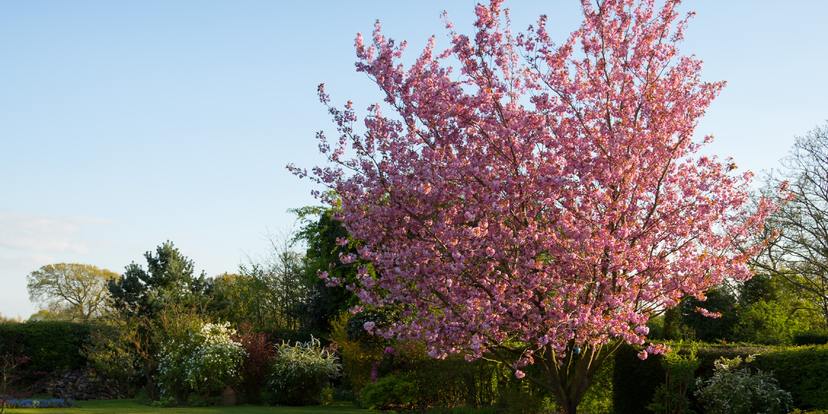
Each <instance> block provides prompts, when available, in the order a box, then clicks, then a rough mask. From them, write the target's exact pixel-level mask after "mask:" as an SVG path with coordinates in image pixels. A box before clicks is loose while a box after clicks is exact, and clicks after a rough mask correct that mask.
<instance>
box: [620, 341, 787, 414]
mask: <svg viewBox="0 0 828 414" xmlns="http://www.w3.org/2000/svg"><path fill="white" fill-rule="evenodd" d="M693 346H696V347H697V351H696V357H697V358H698V360H699V368H698V369H697V370H696V377H698V378H707V377H709V376H711V375H713V371H714V362H715V361H716V360H717V359H719V358H722V357H727V358H733V357H736V356H748V355H753V354H761V353H764V352H770V351H773V350H774V349H775V348H773V347H767V346H756V345H716V344H697V345H695V344H692V343H680V342H679V343H673V344H672V345H671V347H672V348H673V350H674V351H676V352H677V351H679V350H680V349H682V348H684V347H693ZM638 351H639V349H637V348H636V347H634V346H629V345H625V346H622V347H621V348H619V349H618V351H616V353H615V358H614V359H615V369H614V371H613V374H612V376H613V377H612V378H613V379H612V381H613V389H612V402H613V404H612V405H613V410H614V411H615V413H617V414H639V413H644V412H647V404H649V403H650V402H652V401H653V399H654V397H655V392H656V389H657V388H658V387H659V385H661V384H662V383H663V382H664V378H665V371H664V367H663V366H662V364H661V359H662V358H663V356H660V355H653V356H650V357H649V358H647V359H646V360H644V361H642V360H640V359H638V357H637V354H638ZM768 371H771V370H770V369H768ZM692 402H693V401H692V399H691V403H692Z"/></svg>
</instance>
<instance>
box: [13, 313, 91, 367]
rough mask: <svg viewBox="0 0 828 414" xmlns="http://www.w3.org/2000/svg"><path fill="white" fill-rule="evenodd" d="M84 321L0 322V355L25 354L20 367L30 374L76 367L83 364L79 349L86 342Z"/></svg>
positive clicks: (84, 364)
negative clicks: (26, 360) (23, 364)
mask: <svg viewBox="0 0 828 414" xmlns="http://www.w3.org/2000/svg"><path fill="white" fill-rule="evenodd" d="M91 330H92V326H91V325H88V324H81V323H74V322H61V321H38V322H25V323H17V322H3V323H0V355H3V354H11V355H25V356H26V357H28V358H29V361H28V362H27V363H26V364H25V366H24V367H23V371H24V372H26V373H28V374H30V375H32V374H34V375H38V376H42V375H43V374H48V373H54V372H60V371H67V370H73V369H79V368H83V367H84V366H86V362H87V361H86V357H85V356H84V355H83V353H82V350H83V348H84V346H86V344H88V343H89V340H90V333H91Z"/></svg>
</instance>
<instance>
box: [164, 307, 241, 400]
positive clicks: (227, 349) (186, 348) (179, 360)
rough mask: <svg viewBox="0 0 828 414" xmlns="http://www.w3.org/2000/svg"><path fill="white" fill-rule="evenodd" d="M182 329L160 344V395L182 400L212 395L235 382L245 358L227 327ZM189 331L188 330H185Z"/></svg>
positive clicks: (211, 325)
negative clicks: (194, 396)
mask: <svg viewBox="0 0 828 414" xmlns="http://www.w3.org/2000/svg"><path fill="white" fill-rule="evenodd" d="M193 328H194V327H193V326H192V325H189V326H186V327H184V329H185V330H184V331H182V332H181V333H180V334H179V335H175V336H173V337H171V338H170V340H169V341H168V342H167V343H165V344H164V346H163V347H162V351H161V352H162V354H161V357H160V358H159V361H160V362H159V367H158V376H159V385H160V387H161V389H162V395H164V396H166V397H175V398H176V399H177V400H179V401H183V400H185V398H186V397H188V396H189V393H194V394H195V395H199V396H214V395H217V394H218V393H219V392H220V391H221V390H222V389H224V388H225V387H227V386H232V385H234V384H236V383H237V381H238V380H239V379H240V376H241V372H240V369H241V365H242V362H243V360H244V358H245V356H246V354H245V351H244V348H243V347H242V345H241V344H240V343H239V342H237V341H236V340H235V339H233V337H234V336H235V334H236V332H235V330H233V329H231V328H230V326H229V324H226V323H225V324H212V323H204V324H201V325H200V326H198V327H197V328H196V329H193ZM188 329H189V331H187V330H188Z"/></svg>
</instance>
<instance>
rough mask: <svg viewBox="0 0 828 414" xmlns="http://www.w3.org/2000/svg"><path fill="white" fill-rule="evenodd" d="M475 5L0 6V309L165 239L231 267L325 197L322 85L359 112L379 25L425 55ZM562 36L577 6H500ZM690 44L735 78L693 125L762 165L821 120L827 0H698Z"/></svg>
mask: <svg viewBox="0 0 828 414" xmlns="http://www.w3.org/2000/svg"><path fill="white" fill-rule="evenodd" d="M474 4H475V1H468V0H462V1H452V2H439V1H418V2H387V1H379V0H372V1H352V2H290V4H282V2H273V1H264V0H261V1H257V0H245V1H241V2H227V1H195V0H180V1H166V0H150V1H142V2H109V1H104V0H78V1H72V2H69V1H58V0H39V1H23V0H16V1H6V2H2V3H0V59H2V62H3V65H0V177H2V180H0V286H1V287H2V289H0V314H2V315H4V316H11V317H15V316H20V317H23V318H26V317H28V316H29V315H30V314H32V313H34V312H35V311H36V309H37V308H36V307H35V306H34V305H33V304H31V303H30V302H29V300H28V294H27V292H26V275H27V274H28V273H29V272H31V271H32V270H35V269H37V268H38V267H40V266H43V265H45V264H49V263H55V262H80V263H89V264H94V265H97V266H100V267H105V268H108V269H111V270H113V271H116V272H122V271H123V269H124V266H126V265H127V264H129V263H130V262H131V261H136V262H139V263H142V262H143V258H142V254H143V253H144V252H145V251H147V250H152V249H154V248H155V246H157V245H158V244H160V243H161V242H163V241H165V240H172V241H174V242H175V243H176V245H177V246H178V247H179V248H180V249H181V250H182V251H183V252H184V254H186V255H188V256H189V257H190V258H192V259H193V260H194V261H195V263H196V268H197V269H199V270H200V269H204V270H205V271H206V272H207V274H208V275H216V274H219V273H222V272H225V271H234V270H235V269H236V268H237V266H238V264H239V263H240V262H242V261H243V260H245V258H246V257H247V256H256V255H260V254H262V253H264V252H265V251H266V249H267V246H268V243H267V238H268V235H270V234H279V233H284V232H286V231H289V230H290V229H291V228H292V227H293V226H294V217H293V216H292V215H291V214H290V213H288V209H291V208H296V207H302V206H305V205H309V204H315V201H314V200H313V199H312V198H311V197H310V194H309V193H310V190H311V185H310V183H309V182H308V181H306V180H304V181H303V180H298V179H296V178H295V177H293V176H292V175H291V174H290V173H289V172H287V171H286V170H285V165H286V164H288V163H290V162H294V163H296V164H297V165H300V166H305V167H310V166H313V165H315V164H317V163H318V162H320V161H321V160H320V158H319V157H318V156H317V150H316V143H315V140H314V133H315V132H316V131H317V130H319V129H330V127H331V123H330V121H329V119H328V116H327V113H326V112H325V109H324V108H323V107H322V106H321V105H320V104H319V103H318V102H317V99H316V86H317V84H319V83H320V82H324V83H326V85H327V89H328V91H329V92H330V93H331V95H332V98H333V99H334V100H335V101H336V102H344V101H345V100H347V99H352V100H353V101H354V102H355V104H356V106H357V107H358V108H364V107H366V106H368V105H369V104H371V103H373V102H376V101H377V100H378V99H379V95H378V94H377V92H376V88H375V87H373V86H372V85H371V83H370V82H369V81H368V80H367V78H366V77H365V76H364V75H360V74H356V73H355V72H354V70H353V62H354V53H353V39H354V35H355V33H356V32H358V31H361V32H363V33H366V32H370V30H371V29H372V25H373V22H374V20H375V19H380V20H381V21H382V22H383V27H384V29H385V31H386V33H387V34H388V35H390V36H391V37H394V38H396V39H399V40H402V39H406V40H408V41H409V49H408V51H409V54H410V55H413V54H417V53H418V51H419V49H420V48H421V47H422V46H423V45H424V43H425V41H426V39H427V38H428V36H430V35H431V34H436V35H437V38H438V42H439V45H442V46H445V45H446V41H445V40H446V37H445V36H444V34H445V31H444V30H443V28H442V23H441V20H440V17H439V16H440V13H441V11H442V10H444V9H447V11H448V13H449V16H450V18H451V19H452V20H453V21H454V22H455V23H456V26H457V28H458V29H459V30H460V31H463V32H466V33H468V32H470V30H471V29H470V25H471V22H472V20H473V7H474ZM506 7H509V8H510V9H511V10H512V18H513V23H514V28H515V30H522V29H523V28H525V27H526V26H527V25H528V24H530V23H532V22H534V20H535V19H536V18H537V16H538V15H539V14H541V13H544V14H547V15H548V16H549V21H550V25H551V28H552V31H553V34H555V35H556V37H557V38H558V39H562V38H563V36H564V35H565V34H566V33H568V32H569V31H570V30H571V29H573V28H574V27H575V26H576V25H577V24H578V22H579V1H577V0H550V1H529V0H523V1H518V0H515V1H507V2H506ZM683 7H684V9H690V8H692V9H694V10H696V11H697V13H698V14H697V16H696V18H695V19H694V20H693V21H692V23H691V25H690V28H689V30H688V32H687V39H686V41H685V43H684V45H683V50H684V51H686V52H688V53H694V54H696V55H697V56H699V57H700V58H701V59H703V60H704V61H705V70H704V77H705V78H706V79H708V80H719V79H724V80H727V81H728V86H727V88H726V89H725V90H724V92H723V93H722V95H721V96H720V97H719V98H718V99H717V100H716V101H715V102H714V103H713V105H712V106H711V108H710V110H709V111H708V114H707V116H706V117H705V118H704V119H703V121H702V122H701V124H700V125H699V128H698V129H697V133H698V135H699V136H702V135H706V134H713V135H715V136H716V141H715V142H714V143H713V144H712V145H711V146H710V147H709V148H708V150H707V151H708V152H712V153H715V154H717V155H720V156H733V157H734V158H735V160H736V162H737V164H738V165H739V166H740V167H743V168H747V169H751V170H753V171H755V172H757V173H759V172H762V171H763V170H770V169H773V168H776V167H778V165H779V163H778V161H779V159H780V158H782V157H784V156H785V154H786V153H787V151H788V149H789V147H790V145H791V143H792V142H793V140H794V137H795V136H797V135H802V134H805V133H806V132H807V131H809V130H810V129H812V128H814V127H815V126H817V125H819V124H821V123H823V122H825V121H826V119H828V99H826V97H828V82H826V79H825V76H826V75H825V71H826V67H828V25H825V24H824V16H826V15H828V2H824V1H819V0H792V1H786V2H779V1H771V0H765V1H761V0H733V1H727V2H722V1H716V0H698V1H686V2H685V4H684V6H683Z"/></svg>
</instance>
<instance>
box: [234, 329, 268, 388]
mask: <svg viewBox="0 0 828 414" xmlns="http://www.w3.org/2000/svg"><path fill="white" fill-rule="evenodd" d="M239 342H241V344H242V346H243V347H244V350H245V352H246V353H247V358H245V360H244V364H242V383H241V387H240V388H241V390H242V392H243V393H244V397H245V399H246V400H247V401H248V402H252V403H258V402H260V401H261V394H262V391H263V390H264V388H265V384H266V382H267V375H268V372H269V370H270V364H271V363H272V362H273V357H274V355H275V350H274V349H273V344H272V343H271V342H270V341H269V340H268V338H267V334H265V333H262V332H252V331H250V329H249V328H246V329H245V332H243V333H242V334H241V335H240V338H239Z"/></svg>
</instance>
